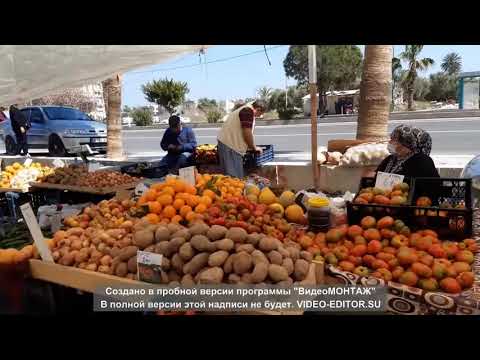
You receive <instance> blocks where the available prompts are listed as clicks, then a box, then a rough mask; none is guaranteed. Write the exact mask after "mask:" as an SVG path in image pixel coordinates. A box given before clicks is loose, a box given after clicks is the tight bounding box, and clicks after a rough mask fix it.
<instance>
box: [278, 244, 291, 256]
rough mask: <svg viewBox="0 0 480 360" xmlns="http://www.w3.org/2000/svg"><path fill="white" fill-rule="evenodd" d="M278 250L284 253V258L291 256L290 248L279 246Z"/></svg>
mask: <svg viewBox="0 0 480 360" xmlns="http://www.w3.org/2000/svg"><path fill="white" fill-rule="evenodd" d="M277 251H278V252H279V253H280V254H282V256H283V257H284V258H287V257H290V253H289V252H288V250H287V249H285V248H284V247H283V246H279V247H278V248H277Z"/></svg>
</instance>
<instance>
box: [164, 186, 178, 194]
mask: <svg viewBox="0 0 480 360" xmlns="http://www.w3.org/2000/svg"><path fill="white" fill-rule="evenodd" d="M162 193H165V194H170V195H172V196H175V189H174V188H173V187H171V186H165V187H164V188H163V190H162Z"/></svg>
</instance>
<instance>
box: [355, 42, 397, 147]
mask: <svg viewBox="0 0 480 360" xmlns="http://www.w3.org/2000/svg"><path fill="white" fill-rule="evenodd" d="M391 83H392V46H391V45H366V46H365V59H364V62H363V73H362V82H361V84H360V101H359V102H360V104H359V105H360V109H359V114H358V124H357V139H358V140H368V141H377V140H385V139H386V137H387V128H388V118H389V116H390V97H391V92H390V90H391V88H390V86H391Z"/></svg>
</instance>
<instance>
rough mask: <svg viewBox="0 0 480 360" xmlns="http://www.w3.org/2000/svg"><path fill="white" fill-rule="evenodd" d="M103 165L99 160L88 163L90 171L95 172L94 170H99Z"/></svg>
mask: <svg viewBox="0 0 480 360" xmlns="http://www.w3.org/2000/svg"><path fill="white" fill-rule="evenodd" d="M101 167H102V165H100V163H97V162H94V163H92V162H89V163H88V172H94V171H97V170H98V169H100V168H101Z"/></svg>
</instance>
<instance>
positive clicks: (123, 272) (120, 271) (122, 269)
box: [115, 262, 128, 277]
mask: <svg viewBox="0 0 480 360" xmlns="http://www.w3.org/2000/svg"><path fill="white" fill-rule="evenodd" d="M127 274H128V265H127V263H126V262H121V263H119V264H118V265H117V266H116V267H115V275H116V276H119V277H125V276H127Z"/></svg>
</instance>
